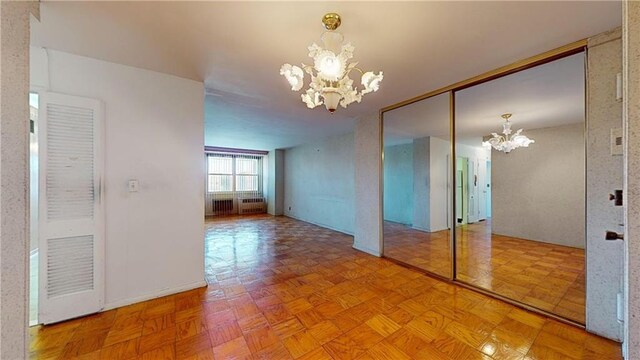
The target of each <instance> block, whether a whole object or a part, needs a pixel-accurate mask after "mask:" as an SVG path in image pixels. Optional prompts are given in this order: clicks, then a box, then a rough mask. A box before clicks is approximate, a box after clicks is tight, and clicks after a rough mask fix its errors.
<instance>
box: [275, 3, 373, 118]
mask: <svg viewBox="0 0 640 360" xmlns="http://www.w3.org/2000/svg"><path fill="white" fill-rule="evenodd" d="M341 22H342V20H341V18H340V15H338V14H336V13H329V14H326V15H325V16H324V17H323V18H322V23H323V24H324V26H325V28H326V29H327V30H329V31H327V32H325V33H324V34H322V37H321V40H322V44H323V45H324V48H323V47H321V46H319V45H318V44H316V43H313V44H311V46H309V47H308V50H309V57H310V58H311V59H313V66H311V65H305V64H302V67H298V66H294V65H290V64H284V65H282V67H281V68H280V75H282V76H284V77H285V78H286V79H287V81H288V82H289V85H291V90H293V91H299V90H300V89H302V87H303V86H304V74H305V73H307V74H309V76H310V77H311V82H310V83H309V88H308V89H307V90H306V91H305V92H304V94H302V95H300V98H301V99H302V102H304V103H305V104H306V105H307V107H308V108H310V109H313V108H315V107H316V106H319V105H322V104H324V105H325V107H326V108H327V110H329V112H332V113H333V112H334V111H336V109H337V108H338V105H341V106H342V107H344V108H346V107H347V106H348V105H349V104H351V103H354V102H360V101H361V100H362V96H363V95H365V94H368V93H370V92H376V91H378V89H379V88H380V82H381V81H382V79H383V75H382V71H380V72H379V73H378V74H375V73H374V72H372V71H367V72H364V71H362V70H361V69H360V68H358V67H357V65H358V63H357V62H349V60H350V59H351V58H352V57H353V52H354V50H355V47H354V46H353V45H351V43H348V42H347V43H345V42H344V37H343V36H342V34H340V33H339V32H336V31H335V30H336V29H337V28H338V27H339V26H340V24H341ZM354 70H355V71H357V72H359V73H360V76H361V78H360V84H361V85H362V88H360V89H358V87H357V86H356V87H354V82H353V79H351V78H350V77H349V75H350V74H351V73H352V72H353V71H354ZM356 84H357V83H356Z"/></svg>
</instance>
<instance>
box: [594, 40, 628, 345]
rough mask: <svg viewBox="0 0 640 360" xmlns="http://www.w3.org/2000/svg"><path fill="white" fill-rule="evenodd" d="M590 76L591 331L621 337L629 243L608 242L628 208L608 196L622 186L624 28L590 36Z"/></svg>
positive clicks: (615, 337) (618, 228)
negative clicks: (618, 138) (614, 137)
mask: <svg viewBox="0 0 640 360" xmlns="http://www.w3.org/2000/svg"><path fill="white" fill-rule="evenodd" d="M588 47H589V51H588V56H587V61H588V76H587V96H588V98H587V236H586V238H587V299H586V300H587V324H586V325H587V329H588V330H589V331H592V332H594V333H596V334H600V335H603V336H606V337H609V338H612V339H617V340H621V339H622V335H623V332H622V325H621V324H620V323H619V322H618V321H617V320H616V319H617V294H618V293H621V292H622V291H623V260H624V259H623V255H624V244H623V242H621V241H606V240H604V232H605V231H606V230H614V231H621V228H620V227H619V224H621V223H622V221H623V209H622V208H621V207H614V206H613V203H612V202H611V201H609V199H608V195H609V194H610V193H611V192H612V191H613V190H615V189H622V185H623V183H622V181H623V158H622V157H621V156H612V155H611V152H610V146H609V141H610V133H611V129H614V128H621V127H622V103H621V102H619V101H617V100H616V74H617V73H619V72H621V71H622V42H621V39H620V30H619V29H618V30H615V31H612V32H608V33H604V34H601V35H598V36H594V37H593V38H591V39H589V45H588Z"/></svg>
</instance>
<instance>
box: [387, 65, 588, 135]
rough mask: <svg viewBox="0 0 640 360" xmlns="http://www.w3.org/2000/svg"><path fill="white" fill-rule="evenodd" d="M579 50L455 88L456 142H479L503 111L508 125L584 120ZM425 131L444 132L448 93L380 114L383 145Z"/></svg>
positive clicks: (497, 126)
mask: <svg viewBox="0 0 640 360" xmlns="http://www.w3.org/2000/svg"><path fill="white" fill-rule="evenodd" d="M584 62H585V55H584V53H579V54H576V55H572V56H569V57H566V58H563V59H560V60H556V61H553V62H550V63H547V64H544V65H541V66H537V67H534V68H531V69H528V70H524V71H520V72H517V73H515V74H511V75H508V76H505V77H502V78H499V79H496V80H493V81H489V82H486V83H483V84H480V85H476V86H473V87H470V88H467V89H464V90H461V91H458V92H456V93H455V105H456V107H455V114H456V136H457V141H459V142H463V143H468V144H473V141H475V145H480V143H479V142H480V140H479V139H480V138H481V137H482V136H486V135H489V134H490V133H492V132H498V133H500V132H501V128H502V124H503V122H504V120H503V119H502V118H501V117H500V115H501V114H504V113H512V114H513V117H512V118H511V121H512V123H513V128H514V130H517V129H520V128H524V129H525V134H526V130H527V129H528V130H531V129H540V128H545V127H552V126H561V125H568V124H574V123H579V122H583V121H584V120H585V64H584ZM426 136H436V137H441V138H445V139H447V138H448V137H449V94H448V93H445V94H441V95H438V96H436V97H432V98H429V99H425V100H422V101H419V102H416V103H413V104H410V105H407V106H404V107H401V108H398V109H395V110H391V111H388V112H386V113H385V114H384V139H385V144H387V145H395V144H400V143H406V142H409V141H410V140H411V139H417V138H421V137H426Z"/></svg>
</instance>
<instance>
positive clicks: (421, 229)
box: [411, 226, 431, 233]
mask: <svg viewBox="0 0 640 360" xmlns="http://www.w3.org/2000/svg"><path fill="white" fill-rule="evenodd" d="M411 228H412V229H413V230H418V231H422V232H428V233H430V232H431V230H429V229H427V228H423V227H419V226H412V227H411Z"/></svg>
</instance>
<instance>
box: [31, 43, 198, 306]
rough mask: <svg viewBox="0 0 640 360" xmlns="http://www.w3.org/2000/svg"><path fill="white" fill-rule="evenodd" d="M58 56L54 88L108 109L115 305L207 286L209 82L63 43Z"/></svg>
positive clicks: (53, 59) (110, 284)
mask: <svg viewBox="0 0 640 360" xmlns="http://www.w3.org/2000/svg"><path fill="white" fill-rule="evenodd" d="M36 51H37V50H36ZM38 59H47V57H39V58H37V59H34V60H33V61H35V62H37V61H39V60H38ZM48 60H49V66H48V68H49V69H50V72H49V75H48V77H49V79H50V84H49V88H50V91H53V92H60V93H64V94H69V95H76V96H84V97H90V98H95V99H99V100H101V101H103V102H104V106H105V160H106V161H105V171H104V173H105V213H106V227H105V228H106V234H105V235H106V237H105V241H106V255H105V261H106V272H105V280H106V291H105V296H106V299H105V307H106V308H112V307H117V306H121V305H125V304H129V303H132V302H136V301H141V300H144V299H148V298H152V297H156V296H160V295H162V294H167V293H173V292H178V291H182V290H186V289H190V288H194V287H198V286H203V285H205V283H204V240H203V239H204V220H203V219H204V198H203V196H202V189H204V172H205V169H204V161H203V148H204V113H203V112H204V86H203V84H202V83H199V82H196V81H192V80H186V79H182V78H178V77H175V76H170V75H165V74H160V73H156V72H153V71H148V70H142V69H138V68H134V67H130V66H123V65H119V64H114V63H110V62H105V61H100V60H96V59H91V58H87V57H82V56H77V55H72V54H68V53H64V52H59V51H55V50H49V55H48ZM33 80H34V83H36V84H41V83H45V81H42V80H38V79H36V78H34V79H33ZM129 179H138V180H139V182H140V191H139V192H137V193H129V192H128V191H127V181H128V180H129Z"/></svg>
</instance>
